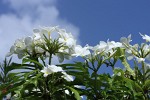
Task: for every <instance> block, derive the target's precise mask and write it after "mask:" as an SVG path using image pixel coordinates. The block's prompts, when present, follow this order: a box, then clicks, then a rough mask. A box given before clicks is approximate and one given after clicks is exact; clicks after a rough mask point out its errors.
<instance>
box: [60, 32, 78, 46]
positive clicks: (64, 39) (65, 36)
mask: <svg viewBox="0 0 150 100" xmlns="http://www.w3.org/2000/svg"><path fill="white" fill-rule="evenodd" d="M58 33H59V39H58V41H59V42H60V43H63V44H65V45H66V46H68V47H69V48H72V47H73V46H75V45H76V40H75V39H74V37H73V36H72V34H71V33H67V32H66V31H65V30H60V31H59V32H58Z"/></svg>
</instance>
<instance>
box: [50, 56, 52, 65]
mask: <svg viewBox="0 0 150 100" xmlns="http://www.w3.org/2000/svg"><path fill="white" fill-rule="evenodd" d="M51 62H52V54H51V53H50V56H49V65H51Z"/></svg>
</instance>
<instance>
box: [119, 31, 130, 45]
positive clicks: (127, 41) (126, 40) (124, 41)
mask: <svg viewBox="0 0 150 100" xmlns="http://www.w3.org/2000/svg"><path fill="white" fill-rule="evenodd" d="M131 41H132V40H131V34H130V35H129V36H128V37H127V38H126V37H121V38H120V42H121V43H122V44H123V45H124V44H126V45H127V46H129V45H130V44H129V43H130V42H131Z"/></svg>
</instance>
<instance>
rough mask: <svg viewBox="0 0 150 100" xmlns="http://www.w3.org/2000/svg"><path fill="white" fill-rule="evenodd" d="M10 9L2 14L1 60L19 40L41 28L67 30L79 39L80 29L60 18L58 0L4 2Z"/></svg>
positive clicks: (0, 31)
mask: <svg viewBox="0 0 150 100" xmlns="http://www.w3.org/2000/svg"><path fill="white" fill-rule="evenodd" d="M2 3H4V4H7V5H8V6H7V7H9V8H10V10H9V11H7V12H6V13H5V9H6V8H7V7H6V8H4V11H3V12H4V13H0V60H2V59H4V57H5V54H6V53H7V52H8V51H9V48H10V46H11V45H12V44H13V43H14V41H15V40H16V39H17V38H21V37H24V36H28V35H31V34H32V29H33V28H37V27H39V26H54V25H59V26H60V27H63V28H66V29H67V30H68V31H70V32H72V33H73V34H74V36H75V37H76V38H78V33H79V29H78V28H77V27H76V26H74V25H73V24H71V23H69V22H67V21H66V20H64V19H62V18H61V17H60V16H59V10H58V9H57V3H58V2H57V0H3V1H2Z"/></svg>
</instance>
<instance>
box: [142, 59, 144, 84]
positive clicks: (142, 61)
mask: <svg viewBox="0 0 150 100" xmlns="http://www.w3.org/2000/svg"><path fill="white" fill-rule="evenodd" d="M142 71H143V84H144V83H145V68H144V62H143V61H142Z"/></svg>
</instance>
